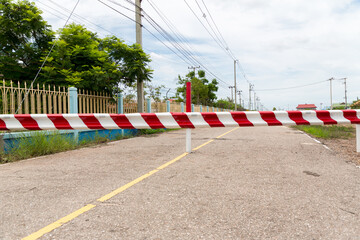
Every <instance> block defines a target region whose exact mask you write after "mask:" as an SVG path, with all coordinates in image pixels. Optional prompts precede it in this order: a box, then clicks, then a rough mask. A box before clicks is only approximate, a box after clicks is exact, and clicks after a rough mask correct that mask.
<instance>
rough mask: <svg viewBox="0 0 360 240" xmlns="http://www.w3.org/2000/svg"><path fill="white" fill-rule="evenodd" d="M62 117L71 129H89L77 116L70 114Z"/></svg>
mask: <svg viewBox="0 0 360 240" xmlns="http://www.w3.org/2000/svg"><path fill="white" fill-rule="evenodd" d="M63 117H64V118H65V119H66V120H67V121H68V122H69V125H70V126H71V127H72V128H73V129H78V130H88V129H89V128H88V127H87V126H86V124H85V123H84V122H83V120H81V118H80V117H79V115H78V114H75V113H72V114H63Z"/></svg>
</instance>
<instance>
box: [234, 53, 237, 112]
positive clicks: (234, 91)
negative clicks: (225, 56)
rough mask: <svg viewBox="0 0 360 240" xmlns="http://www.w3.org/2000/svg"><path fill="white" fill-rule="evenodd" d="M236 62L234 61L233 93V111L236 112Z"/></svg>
mask: <svg viewBox="0 0 360 240" xmlns="http://www.w3.org/2000/svg"><path fill="white" fill-rule="evenodd" d="M236 61H237V60H234V88H235V90H234V93H235V109H234V110H235V111H236V110H237V106H236Z"/></svg>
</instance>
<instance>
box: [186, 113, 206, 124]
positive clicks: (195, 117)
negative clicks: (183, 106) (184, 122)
mask: <svg viewBox="0 0 360 240" xmlns="http://www.w3.org/2000/svg"><path fill="white" fill-rule="evenodd" d="M186 115H187V116H188V118H189V120H190V122H191V123H192V124H193V125H194V126H195V127H210V125H209V124H208V123H207V122H206V121H205V120H204V118H203V116H202V115H201V113H199V112H187V113H186Z"/></svg>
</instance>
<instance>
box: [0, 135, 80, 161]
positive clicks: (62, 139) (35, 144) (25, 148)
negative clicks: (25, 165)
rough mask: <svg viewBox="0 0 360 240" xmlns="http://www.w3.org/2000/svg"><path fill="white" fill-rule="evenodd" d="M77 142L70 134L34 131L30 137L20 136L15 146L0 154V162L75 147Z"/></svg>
mask: <svg viewBox="0 0 360 240" xmlns="http://www.w3.org/2000/svg"><path fill="white" fill-rule="evenodd" d="M76 146H77V144H76V143H75V141H74V139H73V138H72V137H71V136H67V135H61V134H59V133H57V132H54V133H51V134H48V133H45V132H34V133H33V134H32V135H31V137H29V136H25V134H24V135H23V136H21V137H20V138H19V140H18V141H17V143H16V146H14V148H13V149H12V150H11V151H10V152H9V153H7V154H4V153H3V154H1V157H0V163H6V162H13V161H17V160H22V159H26V158H32V157H38V156H43V155H48V154H53V153H57V152H63V151H67V150H72V149H75V148H76Z"/></svg>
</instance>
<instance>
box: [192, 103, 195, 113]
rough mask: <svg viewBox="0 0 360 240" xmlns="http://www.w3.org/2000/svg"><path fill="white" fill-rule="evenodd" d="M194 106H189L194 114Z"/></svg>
mask: <svg viewBox="0 0 360 240" xmlns="http://www.w3.org/2000/svg"><path fill="white" fill-rule="evenodd" d="M194 109H195V106H194V104H191V111H192V112H194Z"/></svg>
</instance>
